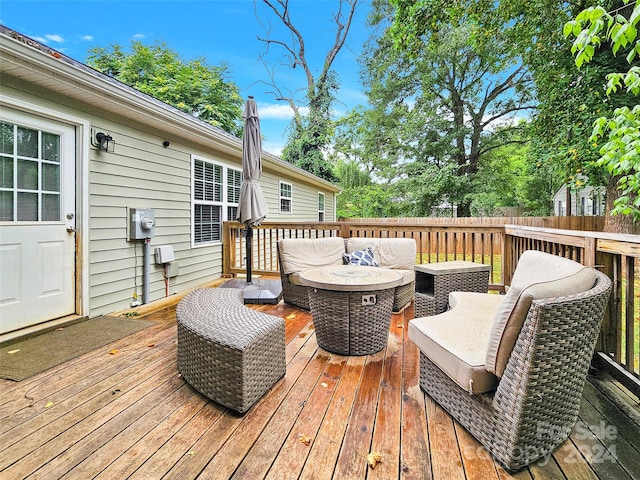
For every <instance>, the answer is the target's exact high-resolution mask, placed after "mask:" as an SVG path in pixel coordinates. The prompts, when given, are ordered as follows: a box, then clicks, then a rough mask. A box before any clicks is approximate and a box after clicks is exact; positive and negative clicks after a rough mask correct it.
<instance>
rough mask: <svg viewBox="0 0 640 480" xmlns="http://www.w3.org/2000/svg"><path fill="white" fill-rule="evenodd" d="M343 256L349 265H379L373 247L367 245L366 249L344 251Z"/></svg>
mask: <svg viewBox="0 0 640 480" xmlns="http://www.w3.org/2000/svg"><path fill="white" fill-rule="evenodd" d="M342 258H343V259H344V262H345V264H347V265H362V266H365V267H379V266H380V265H378V262H376V259H375V257H374V255H373V249H372V248H371V247H367V248H365V249H364V250H356V251H355V252H351V253H343V254H342Z"/></svg>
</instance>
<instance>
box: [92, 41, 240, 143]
mask: <svg viewBox="0 0 640 480" xmlns="http://www.w3.org/2000/svg"><path fill="white" fill-rule="evenodd" d="M87 64H88V65H89V66H91V67H93V68H95V69H96V70H98V71H100V72H102V73H104V74H106V75H109V76H110V77H113V78H116V79H117V80H120V81H121V82H123V83H125V84H127V85H129V86H131V87H133V88H135V89H137V90H139V91H141V92H143V93H146V94H148V95H151V96H152V97H154V98H157V99H158V100H161V101H163V102H165V103H168V104H169V105H172V106H174V107H176V108H178V109H180V110H182V111H185V112H187V113H189V114H191V115H193V116H195V117H197V118H200V119H202V120H204V121H205V122H208V123H210V124H211V125H214V126H216V127H219V128H221V129H223V130H225V131H226V132H229V133H231V134H233V135H236V136H240V134H241V133H242V103H243V102H242V98H241V97H240V93H239V90H238V87H237V85H235V84H234V83H233V82H230V81H228V80H226V78H225V77H226V74H227V67H226V66H224V65H222V66H211V65H207V64H206V62H205V60H204V59H203V58H198V59H195V60H191V61H189V62H185V61H184V60H182V59H181V58H180V56H179V55H178V54H177V53H176V52H175V51H174V50H171V49H170V48H168V47H167V46H166V44H164V43H163V42H157V43H155V44H154V45H153V46H147V45H143V44H142V43H141V42H137V41H132V42H131V52H130V53H127V52H125V51H124V49H123V48H122V47H121V46H120V45H117V44H114V45H111V46H110V47H108V48H106V47H96V48H92V49H90V50H89V56H88V58H87Z"/></svg>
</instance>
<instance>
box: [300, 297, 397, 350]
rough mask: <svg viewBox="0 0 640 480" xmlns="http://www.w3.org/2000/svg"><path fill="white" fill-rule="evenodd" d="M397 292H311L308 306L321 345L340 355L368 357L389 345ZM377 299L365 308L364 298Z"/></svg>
mask: <svg viewBox="0 0 640 480" xmlns="http://www.w3.org/2000/svg"><path fill="white" fill-rule="evenodd" d="M393 292H394V289H393V288H390V289H386V290H376V291H372V292H337V291H329V290H321V289H317V288H311V289H309V303H310V305H311V314H312V317H313V325H314V328H315V330H316V338H317V340H318V345H320V346H321V347H322V348H324V349H325V350H328V351H330V352H333V353H338V354H341V355H369V354H372V353H376V352H379V351H380V350H382V349H383V348H384V347H385V346H386V345H387V340H388V338H389V325H390V323H391V310H392V307H393V298H394V293H393ZM363 295H366V296H370V295H375V296H376V304H375V305H362V296H363Z"/></svg>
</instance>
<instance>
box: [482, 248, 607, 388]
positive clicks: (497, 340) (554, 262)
mask: <svg viewBox="0 0 640 480" xmlns="http://www.w3.org/2000/svg"><path fill="white" fill-rule="evenodd" d="M595 280H596V275H595V270H593V269H592V268H586V267H584V266H583V265H581V264H579V263H578V262H574V261H573V260H569V259H567V258H563V257H559V256H557V255H550V254H547V253H543V252H538V251H533V250H528V251H526V252H524V253H523V254H522V256H521V257H520V260H519V261H518V265H517V267H516V271H515V272H514V275H513V281H512V282H511V288H509V290H508V292H507V294H506V295H505V296H504V300H503V302H502V305H501V306H500V309H499V310H498V312H497V314H496V316H495V319H494V322H493V328H492V330H491V336H490V338H489V344H488V348H487V358H486V366H487V370H489V371H490V372H492V373H494V374H495V375H497V376H498V377H501V376H502V374H503V373H504V369H505V368H506V366H507V362H508V360H509V357H510V356H511V351H512V350H513V347H514V346H515V344H516V340H517V338H518V335H519V334H520V329H521V328H522V325H523V324H524V321H525V319H526V317H527V313H528V312H529V307H531V302H533V300H536V299H541V298H549V297H561V296H565V295H573V294H576V293H580V292H584V291H586V290H588V289H590V288H591V287H593V285H594V283H595Z"/></svg>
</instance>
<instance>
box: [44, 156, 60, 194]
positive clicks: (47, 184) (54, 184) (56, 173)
mask: <svg viewBox="0 0 640 480" xmlns="http://www.w3.org/2000/svg"><path fill="white" fill-rule="evenodd" d="M42 190H46V191H47V192H59V191H60V165H57V164H52V163H43V164H42Z"/></svg>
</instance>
